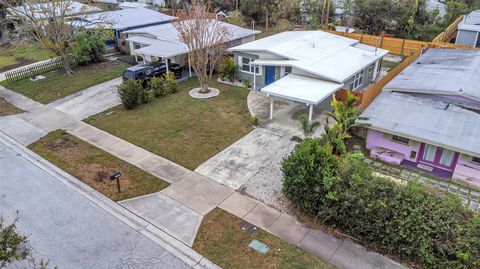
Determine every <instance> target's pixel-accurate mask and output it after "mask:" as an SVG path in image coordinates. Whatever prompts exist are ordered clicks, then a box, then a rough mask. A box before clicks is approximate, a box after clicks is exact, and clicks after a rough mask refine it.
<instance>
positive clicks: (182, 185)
mask: <svg viewBox="0 0 480 269" xmlns="http://www.w3.org/2000/svg"><path fill="white" fill-rule="evenodd" d="M161 192H162V193H163V194H165V195H168V196H170V197H171V198H173V199H175V200H177V201H179V202H181V203H183V204H185V205H187V206H188V207H190V208H192V209H194V210H195V211H197V212H198V213H200V214H202V215H206V214H208V213H209V212H210V211H212V210H213V209H214V208H215V207H217V206H218V205H220V204H221V203H222V202H223V201H224V200H225V199H227V197H229V196H230V195H231V194H232V193H233V192H234V190H233V189H231V188H229V187H226V186H223V185H221V184H219V183H218V182H216V181H213V180H211V179H209V178H206V177H204V176H202V175H199V174H197V173H194V172H192V173H190V174H188V175H187V176H185V177H184V178H182V179H180V180H179V181H177V182H174V183H173V184H172V185H170V186H169V187H168V188H165V189H163V190H162V191H161Z"/></svg>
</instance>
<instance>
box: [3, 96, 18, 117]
mask: <svg viewBox="0 0 480 269" xmlns="http://www.w3.org/2000/svg"><path fill="white" fill-rule="evenodd" d="M22 111H23V110H21V109H20V108H17V107H16V106H14V105H12V104H10V103H9V102H7V101H6V100H5V99H3V98H2V97H0V117H3V116H8V115H13V114H17V113H20V112H22Z"/></svg>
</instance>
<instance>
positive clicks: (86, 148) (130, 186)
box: [29, 130, 168, 201]
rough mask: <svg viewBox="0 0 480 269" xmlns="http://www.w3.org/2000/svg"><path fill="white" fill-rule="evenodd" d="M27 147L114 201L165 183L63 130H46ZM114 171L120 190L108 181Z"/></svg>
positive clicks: (141, 193) (150, 190)
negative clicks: (118, 180)
mask: <svg viewBox="0 0 480 269" xmlns="http://www.w3.org/2000/svg"><path fill="white" fill-rule="evenodd" d="M29 148H30V149H32V150H33V151H35V152H36V153H38V154H39V155H41V156H42V157H44V158H45V159H47V160H48V161H50V162H52V163H54V164H55V165H57V166H58V167H60V168H61V169H63V170H65V171H66V172H68V173H69V174H71V175H72V176H74V177H76V178H78V179H79V180H81V181H82V182H84V183H86V184H87V185H89V186H90V187H92V188H94V189H95V190H97V191H99V192H101V193H102V194H104V195H106V196H108V197H110V198H111V199H112V200H115V201H118V200H123V199H128V198H132V197H136V196H141V195H145V194H149V193H153V192H157V191H160V190H162V189H163V188H165V187H167V186H168V183H166V182H165V181H163V180H161V179H159V178H157V177H155V176H153V175H151V174H148V173H146V172H144V171H143V170H141V169H139V168H137V167H135V166H133V165H130V164H128V163H126V162H124V161H122V160H120V159H118V158H116V157H114V156H112V155H110V154H108V153H106V152H104V151H102V150H101V149H98V148H96V147H94V146H92V145H90V144H88V143H86V142H84V141H82V140H80V139H78V138H76V137H74V136H72V135H70V134H68V133H67V132H65V131H62V130H57V131H54V132H51V133H49V134H48V135H46V136H45V137H43V138H41V139H40V140H39V141H37V142H35V143H33V144H32V145H30V146H29ZM115 171H119V172H121V177H120V187H121V192H120V193H118V190H117V182H116V180H110V175H111V174H112V173H113V172H115Z"/></svg>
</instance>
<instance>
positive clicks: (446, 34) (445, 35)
mask: <svg viewBox="0 0 480 269" xmlns="http://www.w3.org/2000/svg"><path fill="white" fill-rule="evenodd" d="M464 17H465V15H461V16H460V17H458V18H457V19H456V20H455V21H453V22H452V23H451V24H450V25H449V26H448V27H447V28H445V30H444V31H443V32H441V33H440V34H438V35H437V36H436V37H435V38H434V39H432V42H433V43H443V42H448V41H450V39H451V38H452V37H453V35H454V34H455V32H456V31H457V27H458V25H459V24H460V22H462V21H463V18H464Z"/></svg>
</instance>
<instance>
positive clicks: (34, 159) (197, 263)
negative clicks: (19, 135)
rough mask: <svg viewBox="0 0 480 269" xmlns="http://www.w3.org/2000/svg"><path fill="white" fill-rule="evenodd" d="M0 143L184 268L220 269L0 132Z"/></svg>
mask: <svg viewBox="0 0 480 269" xmlns="http://www.w3.org/2000/svg"><path fill="white" fill-rule="evenodd" d="M0 142H2V143H4V144H5V145H6V146H7V147H8V148H10V149H12V150H13V151H15V152H16V153H17V154H19V155H21V156H22V157H24V158H25V159H26V160H28V161H29V162H31V163H33V164H34V165H36V166H38V167H39V168H40V169H42V170H44V171H45V172H47V173H49V174H50V175H52V176H53V177H55V178H56V179H57V180H59V181H61V182H62V183H63V184H65V185H66V186H68V187H69V188H72V189H73V190H75V191H76V192H78V193H79V194H80V195H82V196H84V197H85V198H87V199H88V200H89V201H91V202H92V203H94V204H95V205H97V206H99V207H101V208H102V209H104V210H105V211H107V212H108V213H110V214H111V215H113V216H114V217H116V218H117V219H119V220H120V221H122V222H123V223H125V224H126V225H128V226H130V227H131V228H132V229H134V230H135V231H137V232H138V233H140V234H142V235H143V236H145V237H147V238H148V239H150V240H152V241H153V242H155V243H157V244H158V245H160V246H161V247H163V248H165V249H166V250H167V251H168V252H170V253H171V254H173V255H174V256H176V257H177V258H178V259H180V260H182V261H183V262H185V263H186V264H187V265H189V266H191V267H193V268H197V269H201V268H203V269H220V268H221V267H219V266H217V265H216V264H214V263H213V262H211V261H209V260H208V259H207V258H205V257H203V256H202V255H200V254H199V253H198V252H196V251H195V250H193V249H191V248H190V247H188V246H187V245H185V244H183V243H182V242H180V241H178V240H177V239H175V238H174V237H172V236H171V235H169V234H167V233H166V232H164V231H162V230H161V229H159V228H158V227H156V226H154V225H153V224H151V223H149V222H147V221H146V220H144V219H142V218H140V217H138V216H137V215H135V214H134V213H132V212H131V211H129V210H128V209H126V208H125V207H123V206H121V205H120V204H118V203H116V202H114V201H112V200H110V199H109V198H108V197H106V196H104V195H103V194H101V193H99V192H97V191H96V190H94V189H92V188H91V187H90V186H88V185H87V184H85V183H83V182H81V181H80V180H78V179H76V178H75V177H73V176H71V175H70V174H68V173H66V172H65V171H63V170H61V169H60V168H58V167H56V166H55V165H53V164H52V163H50V162H48V161H47V160H45V159H43V158H42V157H41V156H39V155H38V154H36V153H35V152H33V151H31V150H29V149H28V148H26V147H25V146H23V145H22V144H20V143H19V142H17V141H16V140H14V139H13V138H11V137H10V136H8V135H7V134H5V133H3V132H2V131H0Z"/></svg>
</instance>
